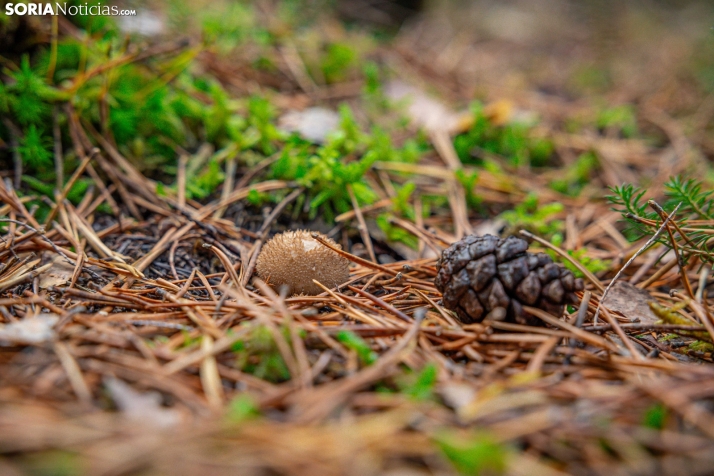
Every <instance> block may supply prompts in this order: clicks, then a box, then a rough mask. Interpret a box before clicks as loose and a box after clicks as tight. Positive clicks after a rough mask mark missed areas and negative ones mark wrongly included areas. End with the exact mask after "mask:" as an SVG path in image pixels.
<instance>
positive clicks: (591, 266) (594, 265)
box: [545, 233, 611, 278]
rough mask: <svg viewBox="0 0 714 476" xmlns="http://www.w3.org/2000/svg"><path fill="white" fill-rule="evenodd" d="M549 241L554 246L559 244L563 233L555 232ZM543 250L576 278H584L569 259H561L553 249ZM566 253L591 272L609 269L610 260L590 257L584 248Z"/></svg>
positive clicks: (561, 242) (561, 241)
mask: <svg viewBox="0 0 714 476" xmlns="http://www.w3.org/2000/svg"><path fill="white" fill-rule="evenodd" d="M550 241H551V243H553V244H554V245H555V246H560V245H562V244H563V235H562V234H560V233H555V234H554V235H553V237H552V238H551V240H550ZM545 252H546V253H547V254H548V255H549V256H550V257H551V258H553V261H555V262H560V263H562V264H563V266H565V267H566V268H567V269H569V270H570V271H572V272H573V274H574V275H575V276H576V277H578V278H584V277H585V276H584V275H583V273H582V271H580V270H579V269H578V268H577V267H576V266H575V265H574V264H573V263H571V262H570V261H569V260H566V259H563V258H562V257H561V256H560V255H559V254H558V253H556V252H555V251H553V250H549V249H548V250H545ZM567 253H568V254H569V255H570V256H571V257H572V258H573V259H575V260H576V261H578V262H579V263H580V264H582V265H583V266H584V267H585V269H587V270H588V271H590V272H591V273H593V274H597V273H599V272H601V271H605V270H608V269H610V263H611V262H610V260H601V259H598V258H592V257H590V256H588V255H587V253H588V250H587V249H586V248H580V249H577V250H568V251H567Z"/></svg>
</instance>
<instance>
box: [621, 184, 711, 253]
mask: <svg viewBox="0 0 714 476" xmlns="http://www.w3.org/2000/svg"><path fill="white" fill-rule="evenodd" d="M610 190H611V192H612V193H613V194H612V195H610V196H608V200H609V202H610V203H611V204H612V205H613V209H614V210H616V211H618V212H620V213H621V214H622V216H623V217H624V218H625V220H626V221H627V223H628V227H627V228H626V230H625V236H626V237H627V238H629V239H630V240H632V241H634V240H637V239H640V238H642V237H644V236H649V235H651V234H654V233H655V231H656V230H657V228H659V227H660V226H661V224H662V217H661V215H660V213H658V211H657V210H656V208H657V205H651V204H650V203H649V202H648V201H643V199H644V196H645V193H646V192H647V190H646V189H643V188H639V187H635V186H634V185H632V184H625V185H622V186H620V187H613V188H611V189H610ZM712 193H713V191H712V190H706V189H704V184H703V183H702V182H699V181H697V180H694V179H684V178H682V177H680V176H677V177H672V178H671V179H670V180H669V181H667V183H665V191H664V194H665V201H664V203H663V204H662V212H663V213H664V214H669V213H671V212H672V211H673V210H674V209H675V207H677V206H679V210H678V212H677V216H675V217H673V218H672V221H673V223H676V224H677V226H678V227H679V228H680V229H682V228H686V237H683V236H681V234H679V233H675V234H674V237H675V239H676V240H677V246H678V248H679V250H680V251H681V253H682V258H683V259H685V260H687V259H688V258H689V257H690V256H697V257H698V258H699V259H701V260H702V261H708V262H714V251H712V249H711V245H710V244H709V240H710V237H711V232H712V230H714V227H712V225H711V224H709V223H710V221H711V220H712V219H714V199H713V198H712ZM697 220H702V221H701V222H697ZM657 241H658V242H659V243H661V244H663V245H664V246H667V247H671V246H672V244H671V241H670V237H669V234H667V233H662V234H661V235H660V236H659V238H658V239H657Z"/></svg>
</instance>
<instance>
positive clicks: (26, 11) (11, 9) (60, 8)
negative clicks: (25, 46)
mask: <svg viewBox="0 0 714 476" xmlns="http://www.w3.org/2000/svg"><path fill="white" fill-rule="evenodd" d="M5 15H65V16H75V15H90V16H95V15H106V16H130V15H131V16H133V15H136V10H121V9H120V8H119V7H115V6H112V5H102V4H101V3H97V4H92V5H90V4H88V3H85V4H83V5H68V4H67V3H59V2H56V3H6V4H5Z"/></svg>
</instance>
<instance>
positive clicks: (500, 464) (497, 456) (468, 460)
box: [436, 433, 508, 475]
mask: <svg viewBox="0 0 714 476" xmlns="http://www.w3.org/2000/svg"><path fill="white" fill-rule="evenodd" d="M436 444H437V445H438V446H439V448H440V449H441V452H442V453H443V454H444V456H446V458H447V459H448V460H449V461H450V462H451V464H453V465H454V468H455V469H456V470H457V471H458V472H459V473H460V474H464V475H482V474H503V473H505V471H506V463H507V456H508V452H507V450H506V449H505V448H504V447H503V445H501V444H500V443H498V442H496V440H495V439H494V438H492V437H491V436H490V435H487V434H473V435H466V436H465V435H457V434H455V433H443V434H441V435H439V436H437V438H436Z"/></svg>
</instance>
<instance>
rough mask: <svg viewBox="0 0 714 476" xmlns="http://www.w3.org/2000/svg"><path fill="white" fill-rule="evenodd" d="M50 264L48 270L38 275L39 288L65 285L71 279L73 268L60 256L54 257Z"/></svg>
mask: <svg viewBox="0 0 714 476" xmlns="http://www.w3.org/2000/svg"><path fill="white" fill-rule="evenodd" d="M51 262H52V266H51V267H50V269H48V270H47V271H45V272H44V273H42V274H40V287H41V288H43V289H46V288H49V287H50V286H59V285H60V284H64V283H66V282H67V281H69V280H70V279H72V273H74V266H72V265H71V264H69V263H68V262H67V261H65V259H64V258H63V257H61V256H55V257H54V258H52V261H51Z"/></svg>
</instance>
